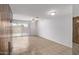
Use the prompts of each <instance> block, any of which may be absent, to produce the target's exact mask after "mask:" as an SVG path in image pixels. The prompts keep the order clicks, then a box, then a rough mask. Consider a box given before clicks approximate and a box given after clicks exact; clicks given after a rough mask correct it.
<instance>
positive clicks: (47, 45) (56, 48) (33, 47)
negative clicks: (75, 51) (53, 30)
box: [13, 36, 72, 55]
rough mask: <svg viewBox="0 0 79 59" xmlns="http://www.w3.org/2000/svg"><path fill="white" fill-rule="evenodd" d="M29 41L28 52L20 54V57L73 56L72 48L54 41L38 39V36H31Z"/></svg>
mask: <svg viewBox="0 0 79 59" xmlns="http://www.w3.org/2000/svg"><path fill="white" fill-rule="evenodd" d="M17 39H19V38H17ZM28 39H29V41H28V42H29V47H28V52H27V51H26V52H23V53H20V55H71V54H72V49H71V48H69V47H66V46H64V45H61V44H58V43H55V42H53V41H50V40H47V39H44V38H41V37H37V36H30V37H29V38H28ZM21 40H22V39H21ZM15 42H16V41H15ZM18 42H19V41H18ZM20 42H21V41H20ZM16 43H17V42H16ZM13 44H14V43H13ZM26 46H27V44H26ZM24 50H25V49H24ZM26 50H27V49H26ZM18 51H21V50H18Z"/></svg>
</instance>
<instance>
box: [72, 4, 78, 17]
mask: <svg viewBox="0 0 79 59" xmlns="http://www.w3.org/2000/svg"><path fill="white" fill-rule="evenodd" d="M73 16H74V17H76V16H79V4H76V5H73Z"/></svg>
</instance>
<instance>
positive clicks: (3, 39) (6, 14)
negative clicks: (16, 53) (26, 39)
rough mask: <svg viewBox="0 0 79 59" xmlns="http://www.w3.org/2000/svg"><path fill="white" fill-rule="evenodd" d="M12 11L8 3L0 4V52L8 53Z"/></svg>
mask: <svg viewBox="0 0 79 59" xmlns="http://www.w3.org/2000/svg"><path fill="white" fill-rule="evenodd" d="M11 20H12V11H11V8H10V6H9V5H8V4H0V54H8V53H9V45H8V44H9V42H10V40H11V23H10V22H11Z"/></svg>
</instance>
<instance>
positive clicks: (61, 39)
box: [0, 4, 79, 55]
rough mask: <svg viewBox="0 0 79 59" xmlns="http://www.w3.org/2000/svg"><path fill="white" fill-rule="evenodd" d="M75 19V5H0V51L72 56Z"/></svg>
mask: <svg viewBox="0 0 79 59" xmlns="http://www.w3.org/2000/svg"><path fill="white" fill-rule="evenodd" d="M72 22H73V20H72V5H68V4H9V5H8V4H0V54H1V55H71V54H72ZM78 22H79V21H78Z"/></svg>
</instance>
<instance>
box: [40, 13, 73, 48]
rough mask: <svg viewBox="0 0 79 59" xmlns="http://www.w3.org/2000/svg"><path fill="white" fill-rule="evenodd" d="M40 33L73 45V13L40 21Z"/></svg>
mask: <svg viewBox="0 0 79 59" xmlns="http://www.w3.org/2000/svg"><path fill="white" fill-rule="evenodd" d="M38 35H39V36H41V37H43V38H46V39H49V40H52V41H55V42H57V43H60V44H63V45H65V46H68V47H72V14H69V15H63V16H61V17H57V18H55V19H47V20H44V19H41V20H39V21H38Z"/></svg>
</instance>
